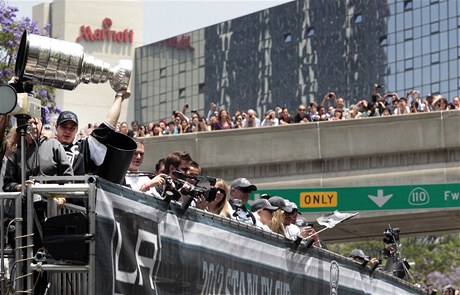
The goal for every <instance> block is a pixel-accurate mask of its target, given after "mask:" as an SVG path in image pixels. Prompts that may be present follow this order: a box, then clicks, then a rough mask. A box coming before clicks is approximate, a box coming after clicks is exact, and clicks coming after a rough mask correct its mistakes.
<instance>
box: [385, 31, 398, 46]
mask: <svg viewBox="0 0 460 295" xmlns="http://www.w3.org/2000/svg"><path fill="white" fill-rule="evenodd" d="M386 39H387V41H386V45H393V44H396V33H393V34H389V35H387V36H386Z"/></svg>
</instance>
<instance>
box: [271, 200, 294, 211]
mask: <svg viewBox="0 0 460 295" xmlns="http://www.w3.org/2000/svg"><path fill="white" fill-rule="evenodd" d="M268 202H270V204H272V206H276V207H278V208H280V209H281V210H283V211H284V212H287V213H291V212H292V206H291V205H290V204H286V202H285V200H284V199H283V198H281V197H278V196H275V197H271V198H270V199H268Z"/></svg>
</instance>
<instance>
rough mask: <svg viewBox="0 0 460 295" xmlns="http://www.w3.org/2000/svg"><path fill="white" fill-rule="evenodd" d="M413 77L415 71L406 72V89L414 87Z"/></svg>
mask: <svg viewBox="0 0 460 295" xmlns="http://www.w3.org/2000/svg"><path fill="white" fill-rule="evenodd" d="M413 75H414V71H407V72H405V75H404V76H405V78H404V85H405V86H406V87H405V88H412V87H413V85H414V80H413Z"/></svg>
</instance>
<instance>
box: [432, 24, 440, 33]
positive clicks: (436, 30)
mask: <svg viewBox="0 0 460 295" xmlns="http://www.w3.org/2000/svg"><path fill="white" fill-rule="evenodd" d="M438 32H439V23H438V22H435V23H431V25H430V33H431V34H433V33H438Z"/></svg>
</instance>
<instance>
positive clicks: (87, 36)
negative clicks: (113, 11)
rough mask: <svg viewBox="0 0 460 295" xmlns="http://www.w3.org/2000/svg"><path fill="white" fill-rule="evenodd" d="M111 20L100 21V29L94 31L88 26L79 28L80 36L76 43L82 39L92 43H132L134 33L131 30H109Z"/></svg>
mask: <svg viewBox="0 0 460 295" xmlns="http://www.w3.org/2000/svg"><path fill="white" fill-rule="evenodd" d="M111 26H112V20H111V19H110V18H105V19H104V20H103V21H102V29H95V30H94V31H93V30H92V29H91V27H90V26H85V25H83V26H81V27H80V36H78V37H77V42H80V40H81V39H84V40H86V41H88V42H94V41H105V40H107V41H113V42H118V43H133V37H134V32H133V30H129V29H124V30H123V31H114V30H111V29H110V27H111Z"/></svg>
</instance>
